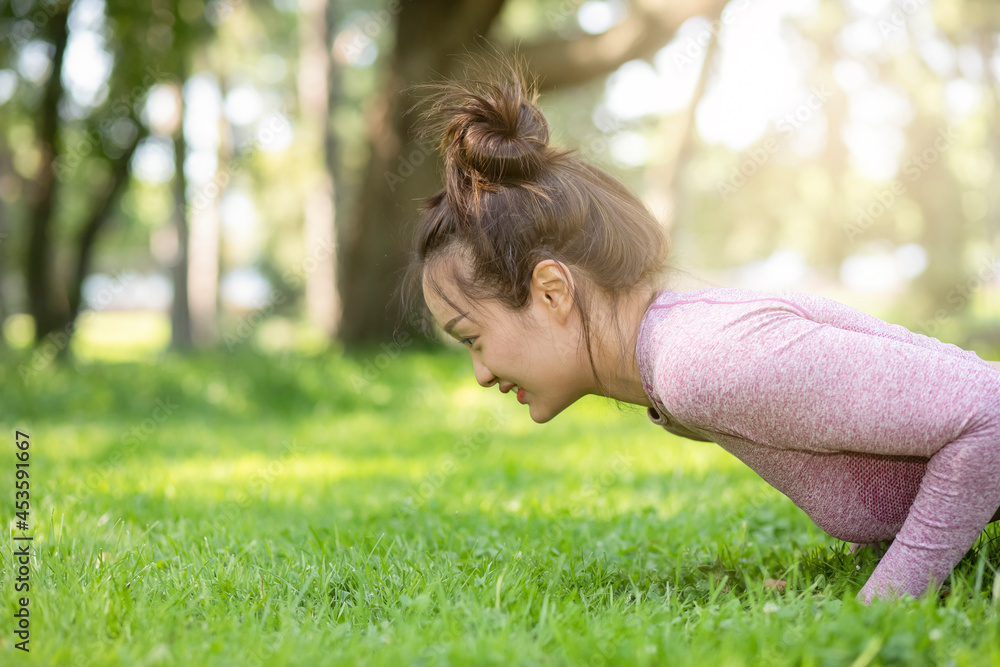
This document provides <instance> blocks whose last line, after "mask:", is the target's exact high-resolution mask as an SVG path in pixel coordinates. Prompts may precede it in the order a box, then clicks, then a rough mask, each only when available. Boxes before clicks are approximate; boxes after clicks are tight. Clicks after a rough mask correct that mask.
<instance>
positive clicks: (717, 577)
mask: <svg viewBox="0 0 1000 667" xmlns="http://www.w3.org/2000/svg"><path fill="white" fill-rule="evenodd" d="M378 353H379V350H378V349H373V350H372V351H371V352H370V353H368V354H360V355H357V356H354V357H349V358H348V357H344V356H341V355H338V354H332V353H326V354H321V355H317V356H301V355H295V354H286V355H284V356H273V357H262V356H259V355H257V354H254V353H253V351H252V350H251V349H249V348H247V349H240V350H238V353H237V354H234V355H227V354H224V353H211V354H204V355H197V356H194V357H191V358H175V357H171V356H161V357H160V358H159V359H158V361H156V362H141V363H123V364H110V365H109V364H98V363H84V362H77V364H76V365H74V366H73V367H70V368H61V367H57V366H56V365H55V364H51V365H48V366H45V368H44V369H43V370H42V371H41V372H39V373H38V374H37V375H36V376H34V377H32V378H31V379H30V380H28V381H27V382H22V380H21V378H20V376H19V374H18V365H19V364H20V363H22V360H23V359H27V357H21V358H13V357H11V358H8V359H7V360H6V361H5V363H4V364H3V365H2V366H0V423H2V424H3V432H4V434H5V435H4V439H5V440H6V443H5V444H4V446H3V448H2V450H0V451H3V452H4V453H3V454H2V455H0V489H2V491H0V495H2V498H3V502H2V506H3V507H4V508H7V509H5V511H6V513H7V514H8V518H9V520H10V519H12V518H13V517H12V509H11V508H12V501H13V495H14V489H13V470H14V463H15V459H14V451H15V450H14V429H21V430H23V431H27V432H29V433H30V436H31V443H32V444H31V450H30V452H31V459H30V461H31V468H30V469H31V474H32V477H31V481H32V487H31V493H32V512H31V515H30V517H31V525H32V531H33V532H34V535H35V543H34V546H35V549H36V551H35V556H34V558H33V559H32V562H31V567H32V574H31V602H30V610H31V643H30V646H31V653H30V654H28V655H24V654H22V653H21V652H20V651H16V650H15V649H14V647H13V642H14V637H13V616H12V614H13V612H14V610H15V609H16V603H15V598H16V597H17V595H16V594H15V593H14V590H13V584H12V582H11V572H12V555H11V554H12V545H13V541H12V539H10V537H9V536H8V537H5V538H4V539H3V540H0V560H2V562H3V567H4V577H3V581H2V584H0V585H2V592H0V599H2V601H3V608H4V613H3V619H4V620H3V621H0V664H3V665H15V664H22V663H23V664H38V665H50V664H59V665H62V664H67V665H199V666H200V665H240V666H254V665H326V664H331V665H334V664H343V665H353V664H372V665H436V664H453V665H460V664H469V663H474V664H495V665H508V664H583V665H595V666H596V665H605V664H609V665H610V664H628V665H661V664H668V665H673V664H698V665H783V664H789V665H799V664H801V665H856V666H861V665H889V664H899V665H932V664H955V665H980V664H981V665H988V664H996V663H998V662H1000V640H998V634H1000V633H998V630H1000V622H998V621H1000V614H998V603H1000V595H997V591H996V590H995V589H994V586H993V582H994V579H993V571H994V569H995V568H996V567H997V565H998V563H1000V558H997V557H996V556H995V555H994V556H992V557H986V556H987V552H988V549H986V548H980V547H981V546H982V545H985V544H986V543H987V538H990V537H992V536H994V535H995V532H994V533H990V532H988V533H987V534H985V535H984V536H983V537H982V538H981V539H980V543H979V544H977V547H976V548H974V550H973V551H971V552H970V553H969V554H968V555H967V556H966V558H965V559H964V560H963V561H962V563H960V565H959V567H958V568H957V569H956V571H955V574H954V576H953V577H952V579H951V580H950V582H949V584H950V596H948V597H947V598H945V599H937V598H925V599H921V600H905V599H904V600H900V601H896V602H892V603H885V602H883V601H876V603H875V604H874V605H873V606H872V607H871V608H867V607H864V606H862V605H861V604H859V603H857V602H856V601H855V600H854V595H855V594H856V593H857V591H858V589H859V588H860V587H861V586H862V585H863V584H864V582H865V580H866V578H867V576H868V575H869V574H870V573H871V571H872V569H873V568H874V567H875V565H876V560H875V556H874V555H872V554H868V553H862V554H860V555H858V556H852V555H848V554H847V553H846V544H845V543H843V542H839V541H838V540H835V539H833V538H831V537H829V536H828V535H826V534H825V533H823V532H822V531H821V530H820V529H819V528H817V527H816V526H815V525H814V524H813V523H812V522H811V521H810V520H809V518H808V517H807V516H806V515H805V514H804V513H802V512H801V511H800V510H799V509H797V508H796V507H795V506H794V505H793V504H792V503H791V501H789V500H788V499H787V498H785V497H784V496H783V495H781V494H780V493H778V492H777V491H776V490H774V489H772V488H771V487H769V486H767V485H766V484H765V483H764V482H763V481H761V480H760V478H759V477H757V475H756V474H755V473H753V472H752V471H751V470H749V469H748V468H746V467H745V466H743V464H742V463H740V462H739V461H737V460H736V459H734V458H733V457H732V456H730V455H729V454H727V453H726V452H725V451H724V450H722V449H721V448H720V447H718V446H717V445H715V444H713V443H702V442H695V441H690V440H684V439H681V438H676V437H674V436H672V435H670V434H669V433H667V432H666V431H664V430H662V429H659V428H657V427H656V426H655V425H653V424H651V423H650V422H649V421H648V419H647V418H646V416H645V411H644V410H643V409H640V408H635V409H628V410H626V411H619V410H618V408H616V407H615V406H614V405H613V404H610V403H606V402H603V401H600V400H597V399H594V398H592V397H588V398H587V399H585V400H583V401H581V402H579V403H578V404H576V405H574V406H573V407H572V408H571V409H569V410H568V411H566V412H565V413H563V414H562V415H560V416H559V417H557V418H556V419H555V420H553V421H552V422H550V423H548V424H544V425H538V424H535V423H534V422H532V421H531V420H530V418H529V417H528V414H527V411H526V409H525V408H524V406H521V405H519V404H517V402H516V401H514V400H513V399H512V397H511V396H504V395H501V394H500V393H499V392H497V391H484V390H483V389H482V388H481V387H479V386H478V385H477V384H476V383H475V379H474V378H473V375H472V371H471V365H470V362H469V360H468V357H467V356H463V355H461V354H460V353H459V354H454V353H450V354H445V353H439V354H430V353H426V352H423V351H419V350H416V349H408V350H406V351H404V353H403V354H402V355H401V356H399V358H398V359H395V360H392V361H391V362H390V363H388V364H387V365H386V364H385V363H384V362H385V361H386V358H382V359H381V360H380V361H381V362H383V363H382V365H384V366H386V367H385V368H384V369H376V368H374V366H369V367H368V368H369V371H370V372H369V378H371V381H369V380H364V379H363V378H362V373H363V372H364V370H365V368H366V362H372V363H373V364H374V363H375V362H377V361H379V359H378V357H377V355H378ZM373 369H374V372H372V370H373ZM376 373H377V375H376ZM157 400H159V401H161V405H168V406H172V407H170V408H169V409H170V414H169V416H166V417H165V419H163V421H162V423H159V422H157V421H156V420H155V419H154V415H157V416H160V417H163V416H165V414H166V413H165V412H163V411H160V412H156V411H155V408H156V405H157V403H156V401H157ZM136 428H137V429H138V430H137V431H136V433H137V435H139V436H141V439H140V438H139V437H136V438H135V439H134V440H129V439H127V436H128V434H129V432H130V431H131V430H132V429H136ZM143 428H145V431H143ZM991 530H992V527H991ZM9 532H11V531H9ZM980 556H982V558H980ZM766 578H780V579H786V580H787V581H788V582H789V583H788V587H787V589H786V590H785V591H783V592H776V591H771V590H767V589H765V588H764V586H763V581H764V579H766ZM997 581H998V583H1000V578H998V579H997Z"/></svg>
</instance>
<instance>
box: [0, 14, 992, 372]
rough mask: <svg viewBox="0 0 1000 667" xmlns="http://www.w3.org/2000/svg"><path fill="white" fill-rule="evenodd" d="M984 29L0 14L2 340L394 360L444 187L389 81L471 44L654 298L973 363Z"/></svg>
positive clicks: (690, 20)
mask: <svg viewBox="0 0 1000 667" xmlns="http://www.w3.org/2000/svg"><path fill="white" fill-rule="evenodd" d="M998 31H1000V8H998V7H997V6H996V4H995V3H992V2H986V1H984V0H978V1H977V0H936V1H934V2H931V1H930V0H906V1H905V2H888V1H875V2H861V1H860V0H843V1H839V0H731V1H729V2H726V1H725V0H693V1H691V2H683V3H677V2H665V1H663V0H635V1H633V2H625V1H624V0H607V1H600V0H589V1H587V2H575V1H573V0H558V1H555V0H553V1H551V2H546V1H532V0H489V1H487V2H483V1H479V0H477V1H473V0H469V1H468V2H433V1H431V2H413V1H410V0H392V1H390V2H387V3H379V2H351V1H347V0H345V1H338V2H332V1H323V0H274V1H273V2H258V1H256V0H210V1H209V2H203V1H202V0H184V1H181V2H172V1H168V0H162V1H157V0H153V1H152V2H150V3H148V5H147V4H142V5H141V6H140V5H136V4H135V3H131V2H115V1H114V0H74V1H73V2H59V3H40V2H31V1H30V0H14V1H8V2H3V3H2V5H0V204H2V206H0V321H2V322H3V326H2V333H3V336H2V343H3V345H5V346H8V347H10V348H13V349H15V350H32V349H34V350H35V354H34V356H33V357H31V359H32V360H31V362H30V363H31V364H33V365H32V368H33V369H35V370H40V369H41V368H42V367H43V366H44V365H46V363H47V361H46V360H48V359H52V358H62V357H64V356H74V355H75V356H77V357H80V358H85V359H93V360H101V359H106V360H124V359H141V358H155V357H156V355H157V354H160V353H162V352H163V351H164V350H166V349H168V348H171V347H172V348H174V349H177V350H187V349H191V348H202V347H209V348H210V347H213V346H214V347H215V348H219V349H225V350H227V351H230V352H231V351H232V350H233V349H234V348H236V347H244V346H245V347H248V348H252V349H255V350H260V351H276V350H283V349H290V348H291V349H309V350H314V351H315V350H330V351H333V352H336V353H339V352H344V351H347V352H349V351H350V349H351V348H352V347H353V348H363V347H365V346H378V345H379V344H381V343H386V344H391V343H393V342H394V341H395V342H396V343H397V344H398V342H399V340H400V339H401V337H402V339H403V340H405V341H417V340H418V338H419V336H417V335H416V334H415V332H412V329H411V328H410V325H409V324H408V323H406V322H405V321H403V318H402V317H401V314H400V312H399V305H398V299H396V298H395V296H394V290H395V288H396V286H397V283H398V280H399V278H400V271H401V269H402V266H403V265H404V263H405V253H406V248H407V244H408V242H409V238H410V232H411V229H412V225H413V223H414V221H415V218H416V214H417V213H416V202H417V199H418V198H419V197H422V196H426V195H428V194H430V193H432V192H433V191H434V190H435V189H436V188H437V187H439V186H440V182H441V181H440V172H439V167H440V159H439V156H438V155H437V153H436V152H435V150H434V148H435V147H434V146H427V145H421V144H419V143H416V141H415V139H414V138H413V136H412V124H413V122H414V120H415V116H416V114H415V113H409V114H407V113H406V112H407V110H408V109H410V107H411V106H412V105H413V103H414V102H415V98H414V97H413V95H412V91H410V90H409V89H408V87H409V86H410V85H412V84H415V83H421V82H426V81H429V80H434V79H438V78H441V77H447V76H452V75H455V74H459V73H461V59H462V56H463V55H464V54H475V53H480V52H482V50H483V49H484V48H485V47H486V46H487V43H488V42H489V43H492V44H493V45H496V46H497V47H499V48H500V49H501V50H502V49H506V48H514V47H515V46H516V47H517V48H518V50H519V52H520V53H521V55H522V56H523V57H524V58H525V59H526V61H527V62H528V63H529V65H530V70H531V71H532V73H534V74H536V75H537V76H538V77H539V81H540V88H541V91H542V96H541V98H540V104H541V107H542V108H543V110H544V112H545V113H546V116H547V118H548V120H549V121H550V123H551V126H552V131H553V142H554V143H556V144H559V145H562V146H567V147H571V148H576V149H577V150H578V151H579V153H580V155H581V156H583V157H585V158H586V159H588V160H592V161H593V162H595V163H597V164H599V165H601V166H602V167H604V168H605V169H607V170H609V171H610V172H611V173H612V174H614V175H615V176H617V177H618V178H620V179H622V180H623V181H625V182H626V183H628V184H629V186H631V187H632V188H634V189H635V191H636V192H638V193H639V194H640V195H641V196H642V197H643V199H644V200H646V201H647V202H648V203H649V205H650V207H651V208H652V210H653V211H654V212H655V214H656V215H657V217H658V218H659V219H660V220H661V221H662V223H663V224H664V225H665V226H667V227H669V229H670V232H671V234H672V236H673V239H674V243H675V252H674V256H673V259H672V264H673V265H674V266H676V267H677V268H678V270H679V274H678V281H679V282H678V283H676V286H677V288H678V289H694V288H697V287H700V286H745V287H753V288H758V289H768V290H774V291H784V290H804V291H811V292H816V293H821V294H824V295H827V296H830V297H832V298H836V299H838V300H841V301H843V302H845V303H848V304H850V305H853V306H855V307H858V308H861V309H864V310H866V311H867V312H870V313H872V314H875V315H877V316H879V317H883V318H884V319H887V320H890V321H893V322H896V323H899V324H903V325H904V326H907V327H909V328H910V329H912V330H914V331H918V332H920V333H925V334H927V335H934V336H936V337H939V338H941V339H942V340H947V341H949V342H955V343H957V344H959V345H962V346H965V347H967V348H971V349H976V350H977V351H978V352H980V354H981V356H987V357H988V358H995V356H994V355H993V354H992V350H994V349H996V348H997V347H998V346H1000V328H998V326H997V323H998V320H1000V299H998V296H997V290H998V285H1000V282H998V273H1000V271H998V267H1000V221H998V220H1000V172H998V170H997V160H998V154H1000V122H998V121H1000V119H998V117H997V108H998V99H1000V98H998V95H1000V84H998V77H1000V41H998V39H1000V37H998V34H1000V33H998ZM406 331H410V332H411V333H413V335H412V337H407V336H406V335H404V334H403V333H401V332H406ZM394 337H395V338H394Z"/></svg>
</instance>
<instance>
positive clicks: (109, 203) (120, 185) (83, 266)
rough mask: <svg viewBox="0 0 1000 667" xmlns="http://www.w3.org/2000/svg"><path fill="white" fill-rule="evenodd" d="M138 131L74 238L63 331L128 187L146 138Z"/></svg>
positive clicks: (73, 318) (73, 317)
mask: <svg viewBox="0 0 1000 667" xmlns="http://www.w3.org/2000/svg"><path fill="white" fill-rule="evenodd" d="M139 127H140V131H139V136H138V137H136V140H135V142H134V143H133V144H132V146H131V147H129V148H128V150H126V151H125V153H124V154H123V155H121V156H120V157H118V158H116V159H115V160H114V161H113V163H114V166H113V169H112V175H111V183H110V184H109V185H108V187H107V189H106V190H105V191H104V192H102V193H100V195H99V196H98V200H97V203H96V204H95V205H94V210H93V212H92V213H91V214H90V217H89V218H88V219H87V222H86V223H85V224H84V225H83V229H82V230H81V231H80V234H79V236H78V237H77V243H76V270H75V271H74V273H73V278H72V282H71V283H70V286H69V290H68V291H69V314H68V317H67V319H66V322H64V323H62V326H64V327H67V328H69V327H68V325H70V324H71V323H73V322H75V321H76V318H77V315H79V314H80V306H81V303H82V292H83V281H84V279H85V278H86V277H87V274H88V273H89V272H90V258H91V255H92V254H93V249H94V244H95V243H96V242H97V237H98V235H99V234H100V232H101V230H102V229H103V227H104V225H105V224H106V223H107V221H108V219H109V218H110V217H111V213H112V210H113V208H114V205H115V203H116V202H117V201H118V197H119V196H120V195H121V193H122V191H123V190H124V189H125V187H126V185H127V184H128V180H129V174H130V171H129V163H130V162H131V160H132V155H133V154H134V153H135V149H136V148H137V147H138V145H139V142H140V141H142V139H143V138H144V136H145V131H144V130H143V129H142V125H139Z"/></svg>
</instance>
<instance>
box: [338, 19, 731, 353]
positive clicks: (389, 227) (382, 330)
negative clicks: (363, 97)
mask: <svg viewBox="0 0 1000 667" xmlns="http://www.w3.org/2000/svg"><path fill="white" fill-rule="evenodd" d="M725 4H726V2H725V0H692V1H691V2H685V3H676V2H667V1H660V2H654V1H653V0H644V1H641V2H635V3H632V5H633V7H632V10H631V13H630V14H629V16H628V17H626V18H625V20H624V21H622V22H621V23H619V24H618V25H616V26H614V27H612V28H610V29H609V30H608V31H606V32H605V33H603V34H600V35H586V36H583V37H578V38H573V39H565V38H561V37H553V38H550V39H544V40H540V41H536V42H531V43H527V44H521V45H518V47H517V51H518V53H519V54H521V55H522V56H523V57H524V59H525V61H526V62H527V64H528V65H529V67H530V69H531V70H532V72H533V74H537V75H538V77H539V84H540V85H539V88H540V90H552V89H555V88H560V87H563V86H572V85H577V84H580V83H583V82H585V81H588V80H590V79H592V78H594V77H599V76H604V75H607V74H609V73H611V72H613V71H614V70H615V69H617V68H618V67H619V66H620V65H622V64H623V63H625V62H627V61H629V60H632V59H635V58H646V57H650V56H652V55H653V54H654V53H655V52H656V51H657V50H658V49H659V48H660V47H662V46H663V45H664V44H666V43H667V42H668V41H669V40H670V39H671V37H673V35H674V34H675V32H676V31H677V29H678V28H679V27H680V25H681V24H682V23H683V22H684V21H685V20H687V19H688V18H690V17H692V16H698V15H702V14H718V13H719V12H721V10H722V8H723V7H724V6H725ZM503 5H504V0H466V1H464V2H458V3H456V2H453V1H448V0H428V1H426V2H419V3H415V2H394V3H390V8H391V9H392V10H393V11H394V15H395V27H396V35H395V42H394V45H393V50H392V53H391V54H390V56H389V61H388V63H387V65H386V70H387V71H386V75H385V79H384V84H383V86H382V89H381V90H380V91H379V92H378V93H377V94H376V95H375V96H374V97H373V99H372V100H371V102H370V106H369V112H368V120H369V125H368V139H369V142H368V143H369V146H370V159H369V161H368V164H367V168H366V170H365V176H364V178H363V179H362V183H363V185H362V189H361V192H360V195H359V197H360V200H359V202H360V203H359V205H358V208H357V215H356V217H355V219H354V220H353V221H352V224H350V225H349V226H342V227H341V228H340V229H339V232H340V234H341V238H340V243H339V248H340V252H339V261H338V266H339V269H340V271H339V275H338V286H339V290H340V294H341V301H342V303H343V321H342V323H341V327H340V330H339V337H340V339H341V340H342V341H343V342H344V344H345V345H348V346H352V345H359V344H364V343H366V342H370V341H373V340H385V339H387V338H390V337H393V336H394V334H395V332H397V331H398V330H399V328H403V327H402V326H401V325H400V324H399V323H400V322H401V321H402V319H403V313H402V312H401V310H400V302H399V300H398V299H397V298H395V297H396V287H397V281H398V279H399V276H400V271H401V270H402V268H403V267H404V266H405V263H406V259H407V256H406V253H407V249H408V241H409V236H410V234H409V232H410V228H411V225H412V222H413V218H414V217H415V209H416V202H417V200H418V199H419V198H421V197H424V196H427V195H430V194H432V193H433V192H434V190H435V189H436V188H437V187H439V186H438V185H437V173H436V172H435V169H434V166H435V164H436V163H435V159H434V156H433V155H431V154H430V152H429V151H428V150H427V149H426V148H425V147H423V146H420V145H419V144H418V143H417V142H416V141H415V139H414V138H413V137H412V135H411V127H412V124H413V122H414V119H413V115H412V114H409V115H408V114H407V111H408V110H409V109H410V108H411V107H412V106H413V104H414V102H415V101H416V100H415V99H414V97H413V94H412V92H410V91H411V90H412V88H411V87H412V86H413V85H415V84H420V83H425V82H428V81H431V80H432V77H448V76H450V75H452V74H453V73H454V71H455V70H456V68H457V66H458V65H459V63H460V57H461V56H462V54H463V51H464V50H468V51H469V52H471V53H476V52H477V51H480V52H481V50H482V49H484V48H486V46H487V45H486V44H482V43H478V44H477V41H476V38H477V37H479V36H483V35H487V34H488V33H489V32H490V28H491V26H492V25H493V24H494V22H495V21H496V19H497V17H498V16H499V14H500V12H501V10H502V9H503ZM561 7H562V6H561ZM560 11H561V10H560ZM570 14H571V12H566V13H565V16H569V15H570ZM565 16H563V15H561V14H560V13H559V12H556V14H555V15H554V16H550V18H551V19H553V20H562V19H563V18H565ZM510 48H513V47H510Z"/></svg>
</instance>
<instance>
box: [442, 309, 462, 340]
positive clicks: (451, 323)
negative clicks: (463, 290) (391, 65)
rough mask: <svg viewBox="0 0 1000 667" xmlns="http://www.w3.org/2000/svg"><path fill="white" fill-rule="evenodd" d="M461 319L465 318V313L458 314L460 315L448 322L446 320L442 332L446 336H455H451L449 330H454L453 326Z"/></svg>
mask: <svg viewBox="0 0 1000 667" xmlns="http://www.w3.org/2000/svg"><path fill="white" fill-rule="evenodd" d="M463 317H465V313H460V314H458V315H456V316H455V317H453V318H451V319H450V320H448V322H447V323H446V324H445V325H444V332H445V333H446V334H448V335H449V336H452V337H454V335H455V334H453V333H452V332H451V330H452V329H454V328H455V325H456V324H457V323H458V321H459V320H460V319H462V318H463Z"/></svg>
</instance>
